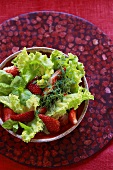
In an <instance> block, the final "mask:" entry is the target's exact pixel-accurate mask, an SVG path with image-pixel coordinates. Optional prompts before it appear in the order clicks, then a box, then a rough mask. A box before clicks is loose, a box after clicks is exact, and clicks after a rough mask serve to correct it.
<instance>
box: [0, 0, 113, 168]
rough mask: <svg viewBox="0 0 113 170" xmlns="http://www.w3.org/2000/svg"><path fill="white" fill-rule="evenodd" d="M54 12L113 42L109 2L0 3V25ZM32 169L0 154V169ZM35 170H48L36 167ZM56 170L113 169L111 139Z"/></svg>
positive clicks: (50, 0)
mask: <svg viewBox="0 0 113 170" xmlns="http://www.w3.org/2000/svg"><path fill="white" fill-rule="evenodd" d="M45 10H51V11H58V12H66V13H70V14H74V15H76V16H80V17H82V18H85V19H86V20H88V21H90V22H92V23H93V24H95V25H96V26H98V27H99V28H100V29H101V30H102V31H103V32H104V33H106V34H107V35H108V36H109V37H110V38H111V39H112V40H113V29H112V27H113V1H112V0H71V1H69V0H63V1H61V0H43V1H42V0H32V1H31V0H21V1H19V0H10V1H8V0H0V24H1V23H2V22H3V21H5V20H7V19H9V18H12V17H15V16H18V15H20V14H24V13H27V12H33V11H45ZM20 169H22V170H35V169H36V168H32V167H28V166H24V165H21V164H18V163H16V162H14V161H12V160H10V159H8V158H6V157H4V156H2V155H0V170H20ZM38 169H39V170H43V169H50V168H38ZM53 169H57V170H64V169H65V170H68V169H69V170H75V169H76V170H81V169H83V170H97V169H98V170H113V140H112V141H111V142H110V143H109V144H108V145H107V146H106V147H104V148H103V149H102V150H101V151H99V152H98V153H96V154H95V155H93V156H91V157H90V158H88V159H86V160H84V161H82V162H79V163H77V164H73V165H68V166H64V167H59V168H58V167H57V168H53Z"/></svg>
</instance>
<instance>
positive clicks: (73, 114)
mask: <svg viewBox="0 0 113 170" xmlns="http://www.w3.org/2000/svg"><path fill="white" fill-rule="evenodd" d="M69 121H70V122H71V123H72V124H73V125H75V124H77V118H76V110H74V109H71V110H70V112H69Z"/></svg>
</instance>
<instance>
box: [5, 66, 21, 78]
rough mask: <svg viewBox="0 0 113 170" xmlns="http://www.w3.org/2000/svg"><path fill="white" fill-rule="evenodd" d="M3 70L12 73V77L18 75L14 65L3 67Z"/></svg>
mask: <svg viewBox="0 0 113 170" xmlns="http://www.w3.org/2000/svg"><path fill="white" fill-rule="evenodd" d="M3 70H4V71H6V72H7V73H10V74H12V75H13V76H14V77H15V76H17V75H19V70H18V68H17V67H16V66H9V67H4V68H3Z"/></svg>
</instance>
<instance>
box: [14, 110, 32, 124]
mask: <svg viewBox="0 0 113 170" xmlns="http://www.w3.org/2000/svg"><path fill="white" fill-rule="evenodd" d="M11 119H12V120H15V121H19V122H30V121H32V120H33V119H34V111H29V112H25V113H21V114H16V115H11Z"/></svg>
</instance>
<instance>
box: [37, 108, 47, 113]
mask: <svg viewBox="0 0 113 170" xmlns="http://www.w3.org/2000/svg"><path fill="white" fill-rule="evenodd" d="M46 112H47V108H46V107H42V108H39V113H40V114H45V113H46Z"/></svg>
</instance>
